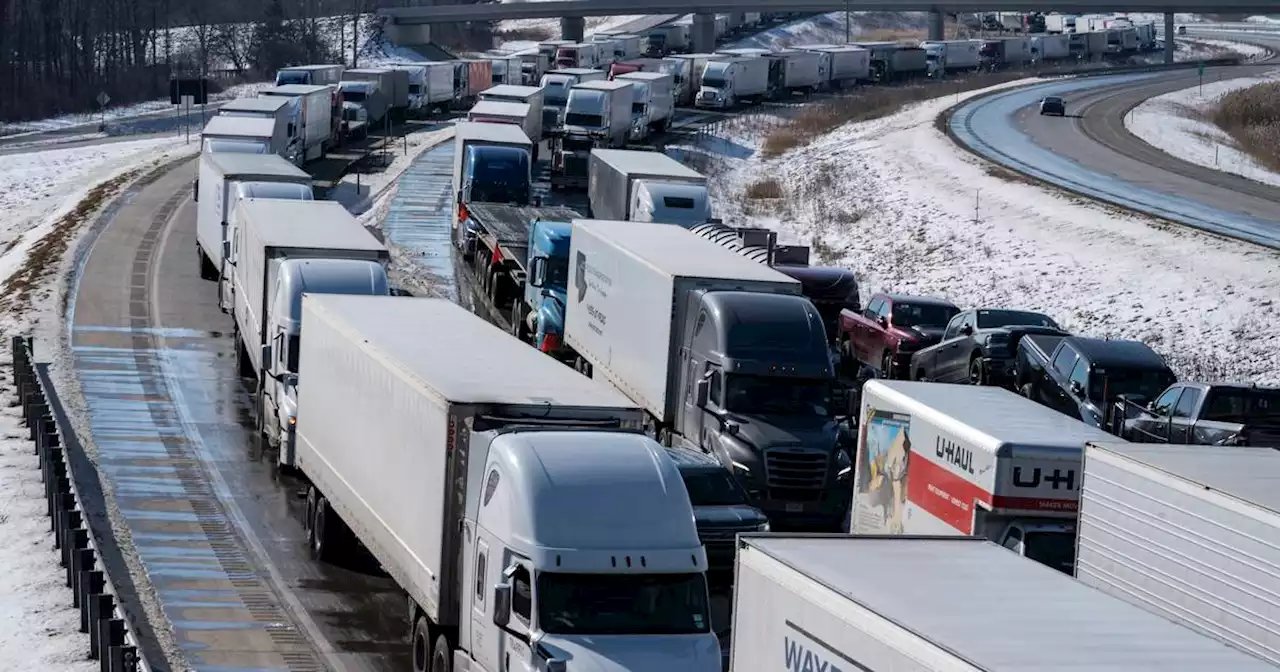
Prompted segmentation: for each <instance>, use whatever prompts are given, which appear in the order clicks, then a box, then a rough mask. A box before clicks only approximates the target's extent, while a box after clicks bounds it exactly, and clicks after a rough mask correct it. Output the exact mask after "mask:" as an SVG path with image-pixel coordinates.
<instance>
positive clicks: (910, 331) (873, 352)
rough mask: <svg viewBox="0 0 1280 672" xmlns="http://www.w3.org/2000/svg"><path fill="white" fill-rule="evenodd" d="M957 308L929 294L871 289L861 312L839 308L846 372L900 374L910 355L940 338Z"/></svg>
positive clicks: (902, 374)
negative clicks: (866, 371)
mask: <svg viewBox="0 0 1280 672" xmlns="http://www.w3.org/2000/svg"><path fill="white" fill-rule="evenodd" d="M959 312H960V308H959V307H957V306H956V305H955V304H953V303H951V302H950V301H946V300H944V299H939V298H934V297H929V296H906V295H900V294H883V293H881V294H876V295H874V296H872V297H871V300H870V301H868V302H867V304H866V307H865V308H863V309H862V310H861V311H853V310H847V309H846V310H843V311H840V334H839V337H840V360H841V364H842V367H843V369H844V371H845V372H846V373H856V372H858V371H860V370H861V369H862V368H863V367H867V368H870V369H872V370H873V371H875V372H876V373H877V374H878V375H879V376H881V377H883V378H906V377H908V375H909V371H908V368H909V367H910V364H911V356H912V355H913V354H915V353H916V351H918V350H920V349H922V348H927V347H929V346H931V345H934V344H935V343H937V342H939V341H940V340H942V332H943V331H944V330H945V329H946V327H947V323H948V322H950V321H951V318H952V317H955V316H956V314H957V313H959Z"/></svg>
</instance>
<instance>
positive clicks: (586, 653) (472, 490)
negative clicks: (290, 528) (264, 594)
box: [298, 294, 721, 672]
mask: <svg viewBox="0 0 1280 672" xmlns="http://www.w3.org/2000/svg"><path fill="white" fill-rule="evenodd" d="M302 312H303V316H302V323H303V328H304V330H305V331H306V334H307V338H306V339H305V340H303V342H302V348H303V351H302V360H301V361H302V366H303V367H304V368H305V369H306V372H307V384H306V385H305V386H303V387H302V388H301V398H300V399H299V407H298V467H299V468H300V470H301V472H302V474H303V475H304V476H305V477H306V478H307V479H309V480H310V482H311V487H310V489H309V493H308V496H307V525H306V528H307V532H308V537H309V539H310V542H311V551H312V554H313V556H314V557H315V558H316V559H318V560H325V559H329V558H337V557H341V553H343V552H345V551H347V550H349V549H350V548H351V547H352V546H353V544H351V542H350V540H351V538H352V536H354V538H355V539H356V540H358V542H359V543H360V544H361V545H363V546H364V547H365V548H366V549H368V550H369V551H370V552H371V553H372V555H373V556H374V557H375V558H376V559H377V560H378V562H379V563H380V564H381V565H382V567H383V569H385V570H386V572H387V573H388V574H390V575H391V577H392V578H393V579H394V580H395V581H396V582H397V583H398V584H399V585H400V587H401V588H402V589H403V590H404V591H405V592H406V593H408V595H409V610H408V613H407V615H408V617H409V622H410V623H411V624H412V627H411V631H412V638H411V649H412V660H413V669H414V670H415V672H426V670H432V671H439V670H450V669H452V670H473V671H479V670H489V671H493V672H496V671H498V670H513V671H515V670H521V671H525V672H531V671H534V670H538V671H541V670H565V669H569V670H575V669H583V670H651V669H661V670H670V671H671V672H686V671H688V672H719V671H720V669H721V668H720V648H719V644H718V641H717V638H716V635H715V633H713V632H712V630H711V622H710V614H709V610H708V593H707V583H706V574H705V572H706V553H705V551H704V549H703V547H702V545H701V543H700V542H699V540H698V534H697V530H696V528H695V526H694V521H693V513H692V507H691V505H690V502H689V495H688V494H687V491H686V490H685V487H684V484H683V483H682V482H681V477H680V474H679V472H678V471H677V469H676V466H675V463H674V462H673V461H672V460H670V459H669V458H668V457H667V456H666V455H665V454H664V453H663V449H662V448H661V447H660V446H658V445H657V444H656V443H655V442H653V441H652V440H651V439H648V438H646V437H644V436H643V435H640V434H637V433H635V432H634V431H633V428H634V427H636V426H638V425H639V423H640V419H641V413H640V411H639V410H638V409H636V408H635V407H634V406H633V405H632V404H631V403H630V402H629V401H627V400H626V399H625V398H624V397H622V396H621V395H618V394H617V393H615V392H613V391H612V390H610V389H608V387H607V386H604V385H600V384H598V383H595V382H593V381H591V380H588V379H586V378H583V377H582V376H579V375H577V374H575V373H574V372H573V371H571V370H569V369H568V368H566V367H564V366H563V365H561V364H559V363H557V362H556V361H555V360H553V359H551V358H550V357H546V356H544V355H542V354H541V353H539V352H538V351H537V350H534V349H532V348H529V347H528V346H526V345H524V344H522V343H521V342H520V341H518V340H516V339H514V338H512V337H511V336H510V335H508V334H506V333H505V332H503V331H500V330H499V329H497V328H496V327H494V326H492V325H490V324H488V323H487V322H485V321H484V320H483V319H481V318H480V317H477V316H476V315H474V314H472V313H470V312H469V311H467V310H466V309H464V308H462V307H460V306H458V305H456V304H454V303H452V302H449V301H443V300H438V299H425V298H390V297H387V298H370V297H352V296H325V295H314V294H313V295H308V296H306V297H305V298H304V299H303V308H302Z"/></svg>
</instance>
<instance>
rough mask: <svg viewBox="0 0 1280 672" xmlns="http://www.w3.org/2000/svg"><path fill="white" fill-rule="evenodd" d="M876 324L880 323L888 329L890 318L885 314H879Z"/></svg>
mask: <svg viewBox="0 0 1280 672" xmlns="http://www.w3.org/2000/svg"><path fill="white" fill-rule="evenodd" d="M876 324H878V325H880V326H881V327H883V328H885V329H888V328H889V318H887V317H885V316H884V315H879V316H877V317H876Z"/></svg>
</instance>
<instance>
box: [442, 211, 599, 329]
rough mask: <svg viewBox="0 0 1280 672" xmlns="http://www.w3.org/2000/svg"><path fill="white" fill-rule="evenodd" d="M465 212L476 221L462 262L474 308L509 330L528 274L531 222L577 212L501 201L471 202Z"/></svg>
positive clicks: (570, 216) (568, 217)
mask: <svg viewBox="0 0 1280 672" xmlns="http://www.w3.org/2000/svg"><path fill="white" fill-rule="evenodd" d="M467 212H468V213H469V215H470V218H471V222H472V223H473V224H474V225H475V234H474V240H475V249H474V250H471V251H469V254H467V255H464V259H465V260H466V263H465V264H464V266H465V267H466V268H467V270H468V271H469V272H470V273H472V274H473V276H474V277H473V291H472V294H473V295H474V296H475V300H476V303H477V306H483V307H484V309H485V310H486V311H487V312H488V313H489V314H488V316H487V317H488V318H489V321H491V322H493V323H494V324H496V325H497V326H498V327H499V328H501V329H504V330H507V331H510V330H511V328H512V315H513V313H514V311H515V310H516V309H517V308H518V307H519V304H520V301H521V299H522V297H523V296H524V285H525V282H526V280H527V278H528V274H529V269H528V259H529V229H530V227H531V226H532V225H533V222H535V221H538V220H547V221H555V222H572V221H573V220H575V219H580V218H581V217H582V215H581V213H579V212H577V211H576V210H573V209H571V208H567V207H564V206H559V205H552V206H535V205H529V206H516V205H504V204H500V203H471V204H468V206H467Z"/></svg>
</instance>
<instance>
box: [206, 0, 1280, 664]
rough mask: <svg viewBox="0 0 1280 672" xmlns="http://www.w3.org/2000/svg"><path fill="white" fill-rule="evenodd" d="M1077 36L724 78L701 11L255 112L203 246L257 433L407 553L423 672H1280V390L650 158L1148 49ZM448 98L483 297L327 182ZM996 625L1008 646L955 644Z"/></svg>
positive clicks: (234, 137) (772, 56) (339, 522)
mask: <svg viewBox="0 0 1280 672" xmlns="http://www.w3.org/2000/svg"><path fill="white" fill-rule="evenodd" d="M1055 17H1057V15H1049V16H1048V17H1047V20H1046V24H1045V25H1046V26H1051V27H1055V28H1060V30H1056V31H1055V30H1049V31H1046V33H1045V34H1037V35H1034V36H1030V37H1017V38H1008V37H1004V38H998V39H994V40H945V41H937V42H925V43H921V44H920V45H918V46H917V45H904V44H900V43H861V44H808V45H795V46H793V47H790V48H788V49H783V50H765V49H733V50H726V51H723V52H716V53H708V54H690V53H679V52H682V51H687V46H688V39H687V31H688V27H689V26H688V25H685V24H682V23H679V22H676V23H672V24H667V25H664V26H660V27H658V28H654V29H651V30H649V31H647V32H644V33H641V34H626V33H608V34H598V35H595V36H592V38H591V39H590V41H588V42H581V43H568V42H544V43H540V44H539V45H538V46H537V48H531V49H528V50H525V52H521V53H519V54H513V55H509V56H507V55H503V56H500V55H497V54H492V55H489V56H488V57H486V58H480V59H459V60H457V61H452V62H424V63H396V64H391V65H385V66H379V67H370V68H363V69H358V70H351V69H347V70H344V69H343V68H342V67H341V66H297V67H291V68H286V69H283V70H281V71H280V73H279V74H278V76H277V81H276V86H275V87H274V88H271V89H268V90H266V91H264V92H263V93H262V94H260V96H259V97H258V98H253V99H242V100H236V101H231V102H229V103H227V104H225V105H223V106H222V107H221V109H220V110H219V112H218V114H217V115H216V116H214V117H213V118H212V119H210V121H209V123H208V125H207V126H206V129H205V133H204V136H203V138H202V149H203V151H202V153H201V156H200V159H199V162H198V164H199V167H198V175H197V179H196V180H195V183H194V189H193V197H194V200H195V201H196V202H197V208H196V210H197V224H196V233H197V236H196V238H197V250H196V251H197V259H196V260H195V261H196V262H197V264H198V270H199V274H200V276H201V278H203V279H205V280H207V281H210V282H211V285H212V286H213V287H214V288H215V289H213V290H211V291H214V292H216V294H217V297H218V303H219V306H220V307H221V308H222V310H223V311H224V312H226V313H228V314H229V315H230V316H231V317H232V319H233V322H234V335H233V337H234V339H235V341H236V358H235V361H236V367H237V373H238V376H239V378H240V379H241V380H242V381H243V385H244V387H245V389H246V390H247V392H248V393H249V395H251V397H252V400H253V402H252V406H253V408H254V410H255V415H256V417H257V420H256V424H257V433H258V435H259V437H260V441H261V442H262V443H263V445H264V446H266V447H267V449H268V450H270V451H273V454H274V459H273V460H272V461H273V462H274V463H275V464H277V465H278V467H279V468H280V469H281V470H283V471H284V472H287V473H288V474H289V475H290V477H291V478H295V479H297V480H298V482H300V483H302V484H303V486H304V487H303V488H302V489H301V490H300V497H301V496H302V494H305V502H306V503H305V517H304V522H305V528H306V532H307V540H308V545H309V552H310V554H311V556H312V557H313V559H314V560H316V561H317V562H338V563H342V562H344V561H345V559H347V558H350V557H352V556H353V554H356V553H361V552H366V551H367V553H368V554H369V555H371V556H372V557H373V558H374V559H376V561H377V563H378V565H379V566H380V567H381V569H382V570H383V571H384V572H385V573H386V574H387V575H389V576H390V578H391V580H394V581H395V583H396V584H397V585H398V586H399V587H400V589H401V590H403V592H404V594H405V595H407V596H408V610H407V613H406V623H405V631H406V633H408V636H409V643H410V647H411V650H412V659H413V669H414V670H415V672H425V671H426V670H433V671H435V670H450V669H457V670H467V669H472V670H503V669H524V670H575V669H611V670H633V671H640V670H652V669H657V668H659V667H662V668H672V669H679V670H707V671H711V670H722V669H725V665H726V664H727V665H729V666H731V668H732V669H735V670H744V671H745V670H755V669H760V667H761V665H762V663H761V662H760V661H762V660H770V659H775V660H776V659H777V656H778V655H779V654H780V653H781V654H782V656H783V659H782V660H781V661H778V663H776V664H775V666H776V665H779V664H780V665H782V666H783V667H784V668H785V669H788V670H796V671H797V672H799V671H802V670H850V669H890V668H896V667H903V669H906V667H911V668H912V669H931V670H960V669H964V670H996V669H1004V663H1002V662H1001V661H1004V660H1007V659H1008V656H1009V655H1012V654H1013V650H1012V649H1010V648H1009V647H1010V646H1015V645H1016V646H1015V648H1016V649H1017V650H1019V651H1024V652H1025V655H1026V656H1033V655H1034V654H1035V653H1036V652H1039V651H1044V650H1049V647H1053V650H1055V651H1058V652H1059V654H1058V655H1059V656H1060V660H1059V661H1058V662H1059V663H1061V662H1062V661H1066V663H1067V664H1070V665H1074V666H1077V667H1090V668H1109V669H1120V668H1125V669H1131V668H1132V667H1135V666H1138V667H1143V668H1152V667H1161V668H1166V667H1167V668H1171V669H1175V668H1176V669H1188V668H1187V667H1186V665H1187V663H1186V662H1185V661H1187V660H1194V661H1195V667H1196V669H1214V670H1253V669H1273V668H1272V666H1273V665H1278V664H1280V638H1277V637H1276V635H1275V634H1274V633H1275V632H1276V631H1277V630H1280V623H1276V622H1275V621H1276V619H1275V618H1274V617H1273V616H1272V615H1271V613H1270V612H1271V611H1273V610H1269V608H1268V606H1267V605H1268V604H1269V603H1268V602H1267V601H1266V599H1267V598H1266V597H1265V596H1266V595H1267V594H1269V593H1268V591H1272V589H1274V590H1273V591H1272V592H1280V586H1271V584H1272V583H1274V577H1275V576H1280V572H1277V571H1276V570H1277V569H1280V553H1277V552H1275V551H1274V548H1280V501H1277V500H1276V499H1275V497H1273V496H1272V495H1271V492H1272V490H1273V488H1268V487H1267V481H1264V480H1263V479H1264V478H1267V475H1268V474H1269V473H1270V469H1274V468H1277V467H1280V454H1277V453H1276V451H1275V448H1276V447H1280V390H1277V389H1271V388H1263V387H1258V386H1256V385H1250V384H1225V383H1218V382H1198V381H1186V380H1179V379H1178V378H1177V377H1176V376H1175V375H1174V373H1173V372H1172V370H1171V369H1170V367H1169V366H1168V365H1167V364H1166V363H1165V362H1164V360H1163V359H1162V358H1161V357H1160V355H1159V354H1157V353H1155V352H1154V351H1152V350H1151V349H1150V348H1149V347H1147V346H1145V345H1143V344H1141V343H1138V342H1135V341H1123V340H1115V339H1095V338H1090V337H1087V336H1085V335H1079V334H1073V333H1071V332H1069V331H1068V330H1066V329H1063V328H1062V327H1061V326H1060V325H1059V324H1058V323H1057V322H1055V321H1054V319H1053V318H1052V317H1051V316H1049V315H1044V314H1040V313H1036V312H1032V311H1025V310H1018V309H1016V308H1005V307H998V306H997V307H975V308H968V309H962V307H961V306H958V305H956V304H954V303H952V302H950V301H947V300H945V299H943V298H939V297H930V296H916V295H908V294H894V293H873V294H868V295H866V296H864V295H863V294H862V293H861V292H860V287H859V285H860V282H859V278H858V277H857V276H856V275H855V274H854V273H853V272H852V271H850V270H848V269H844V268H837V267H827V266H821V265H814V264H811V263H810V250H809V249H808V248H807V247H803V246H795V245H779V244H778V239H777V233H776V232H773V231H771V230H767V229H756V228H747V227H735V226H733V225H732V224H726V223H724V222H722V221H721V220H720V219H718V218H716V216H715V213H716V208H715V203H714V202H713V200H712V197H711V192H710V190H709V185H708V180H707V178H706V176H704V175H702V174H700V173H698V172H697V171H695V170H693V169H692V168H690V167H688V166H686V165H684V164H682V163H681V162H680V161H678V160H676V159H674V158H672V157H670V156H668V155H666V154H665V153H663V152H660V151H654V150H653V149H652V148H651V147H650V146H649V143H652V142H654V141H655V140H660V139H661V137H662V136H663V134H665V133H667V132H669V131H670V129H671V126H672V122H673V121H674V120H675V119H676V117H677V108H683V109H687V108H690V107H693V108H699V107H704V108H714V109H717V110H731V109H733V108H736V107H739V106H741V105H743V104H746V103H748V102H757V101H765V100H770V99H774V100H776V99H785V98H787V97H789V96H792V95H796V94H799V95H808V94H810V93H813V92H819V91H834V90H838V89H843V88H847V87H850V86H856V85H864V84H870V83H876V82H888V81H894V80H897V79H901V78H905V77H914V76H919V77H942V76H946V75H947V74H949V73H952V72H956V71H965V70H974V69H977V68H981V67H985V66H988V65H990V64H992V63H994V62H997V61H998V62H1000V63H1002V64H1008V65H1015V64H1022V63H1032V62H1035V61H1039V60H1056V59H1072V58H1079V57H1080V56H1079V55H1080V54H1081V53H1094V52H1093V51H1092V50H1093V49H1094V48H1095V46H1097V45H1092V44H1091V43H1089V42H1088V39H1089V38H1088V35H1089V34H1090V33H1092V32H1100V33H1102V34H1103V37H1104V38H1107V39H1109V38H1110V35H1111V32H1114V31H1122V30H1125V29H1127V28H1129V27H1130V26H1125V25H1121V24H1094V23H1092V22H1091V21H1090V20H1088V19H1087V18H1086V19H1085V20H1080V19H1078V18H1077V19H1075V20H1073V21H1071V22H1067V21H1066V20H1065V19H1063V18H1061V17H1058V18H1055ZM722 18H725V25H726V26H728V25H729V23H730V22H731V21H734V20H741V17H737V16H736V15H731V16H730V17H722ZM1073 18H1074V17H1073ZM755 20H757V21H758V20H761V19H760V17H759V16H757V17H756V18H755ZM1095 25H1098V26H1100V27H1096V28H1095V27H1094V26H1095ZM1068 28H1070V29H1068ZM1076 28H1084V29H1087V30H1084V31H1082V32H1079V33H1077V32H1076V30H1075V29H1076ZM1132 28H1133V29H1134V31H1135V34H1137V35H1138V36H1139V37H1141V36H1142V35H1145V33H1144V32H1143V31H1142V30H1139V29H1140V28H1142V26H1132ZM1077 37H1081V38H1084V41H1085V46H1083V47H1079V46H1078V41H1077ZM1108 44H1111V42H1106V41H1105V40H1104V43H1103V44H1102V45H1101V46H1098V48H1099V49H1100V50H1101V51H1099V52H1097V54H1102V53H1104V52H1106V50H1107V49H1108V47H1107V45H1108ZM1128 44H1129V42H1127V41H1126V38H1124V37H1123V36H1122V37H1121V38H1120V45H1121V48H1122V49H1123V50H1129V49H1130V47H1129V46H1127V45H1128ZM1138 44H1139V45H1142V44H1144V42H1142V41H1141V40H1139V42H1138ZM1082 50H1083V51H1082ZM1099 57H1100V56H1099ZM446 112H447V113H450V115H451V116H454V117H455V118H456V114H457V113H459V112H460V113H461V118H456V120H455V121H454V122H453V123H454V126H453V138H452V140H451V141H450V142H452V144H453V149H454V151H453V164H452V174H451V180H450V187H449V192H448V195H447V197H446V203H447V204H448V208H447V209H448V211H449V212H450V215H449V216H450V222H451V239H452V246H453V248H455V249H454V250H453V254H454V261H455V264H456V266H457V268H458V272H459V274H460V277H465V278H466V280H465V281H464V282H463V283H462V284H463V285H464V286H465V287H466V289H467V291H468V293H469V294H470V296H468V297H467V301H466V303H467V305H468V307H465V308H464V307H461V306H459V305H456V304H454V303H451V302H449V301H446V300H441V299H428V298H413V297H406V296H404V295H405V294H406V293H405V292H403V291H402V290H398V289H397V288H396V287H393V286H392V283H391V281H390V279H389V273H388V268H389V265H390V261H391V251H390V249H389V248H388V246H387V245H386V244H385V243H384V242H383V241H382V240H381V239H380V238H379V237H377V236H375V235H374V234H373V233H371V232H370V231H369V230H368V229H366V228H365V227H364V226H362V225H361V224H360V223H359V221H358V220H357V219H356V218H355V216H353V215H352V214H350V213H349V212H348V211H347V210H346V208H344V207H343V206H342V205H340V204H338V203H336V202H332V201H325V200H320V194H317V193H316V192H315V190H314V189H313V186H312V185H313V182H312V179H311V177H310V175H309V174H308V173H307V172H306V170H304V168H305V166H306V164H308V163H310V162H312V161H315V160H316V159H318V158H320V157H322V156H324V155H325V153H326V152H327V151H329V150H331V149H334V148H337V147H340V146H342V145H343V144H344V143H347V142H350V141H351V140H352V139H353V138H354V137H358V136H360V135H367V134H369V133H370V132H373V133H374V134H375V135H377V134H381V133H382V132H383V130H382V129H386V128H390V127H393V126H394V125H396V124H399V123H402V121H403V120H405V119H409V118H422V117H425V116H427V115H431V114H437V113H446ZM544 145H545V148H544ZM543 151H545V152H546V153H547V154H549V156H544V155H542V152H543ZM545 164H549V170H547V171H546V172H543V171H541V170H539V166H540V165H545ZM548 176H549V179H548ZM543 179H548V181H549V183H550V186H551V188H553V189H559V190H563V193H562V194H559V195H558V196H559V197H547V196H545V195H542V194H546V193H548V192H547V191H544V190H543V189H544V187H545V186H546V185H543V184H540V183H539V180H543ZM544 198H546V199H548V202H545V203H544V202H543V199H544ZM550 201H555V202H550ZM304 369H305V375H303V372H304ZM1157 443H1159V444H1171V445H1163V446H1154V445H1151V444H1157ZM401 485H403V486H404V487H400V486H401ZM1055 570H1056V571H1055ZM895 577H897V578H902V579H903V580H902V581H897V578H895ZM921 581H924V582H925V583H924V584H921V583H920V582H921ZM897 585H914V586H916V588H913V589H912V590H901V591H899V590H895V589H893V588H892V586H897ZM1010 589H1016V590H1017V591H1019V593H1020V594H1025V595H1029V596H1035V597H1034V598H1032V597H1028V598H1027V599H1025V600H1021V599H1020V600H1016V601H1013V602H1010V601H1009V600H1007V599H1004V598H1002V597H1001V596H1002V595H1005V594H1007V593H1008V591H1009V590H1010ZM717 600H722V601H724V602H725V603H727V605H728V608H729V612H730V613H731V614H732V620H731V622H723V621H721V620H719V619H720V617H719V616H713V612H715V607H714V605H715V604H717ZM1045 604H1049V605H1053V606H1052V607H1051V608H1045V607H1044V606H1043V605H1045ZM975 615H977V616H978V617H979V619H980V620H981V621H982V622H983V623H987V624H990V625H994V626H995V627H990V625H987V626H984V627H983V628H982V629H981V632H979V631H977V630H974V629H973V628H967V627H961V626H957V625H955V624H956V623H963V622H967V621H973V618H974V616H975ZM1082 627H1083V628H1086V631H1080V628H1082ZM1089 633H1095V634H1094V635H1091V634H1089ZM1095 635H1096V637H1095ZM1080 637H1095V639H1091V640H1089V641H1091V642H1093V644H1090V645H1089V646H1079V645H1071V642H1075V641H1078V640H1079V638H1080ZM1068 639H1070V641H1067V640H1068ZM958 651H959V652H962V653H957V652H958ZM1020 655H1021V654H1020ZM771 664H772V663H771Z"/></svg>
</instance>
